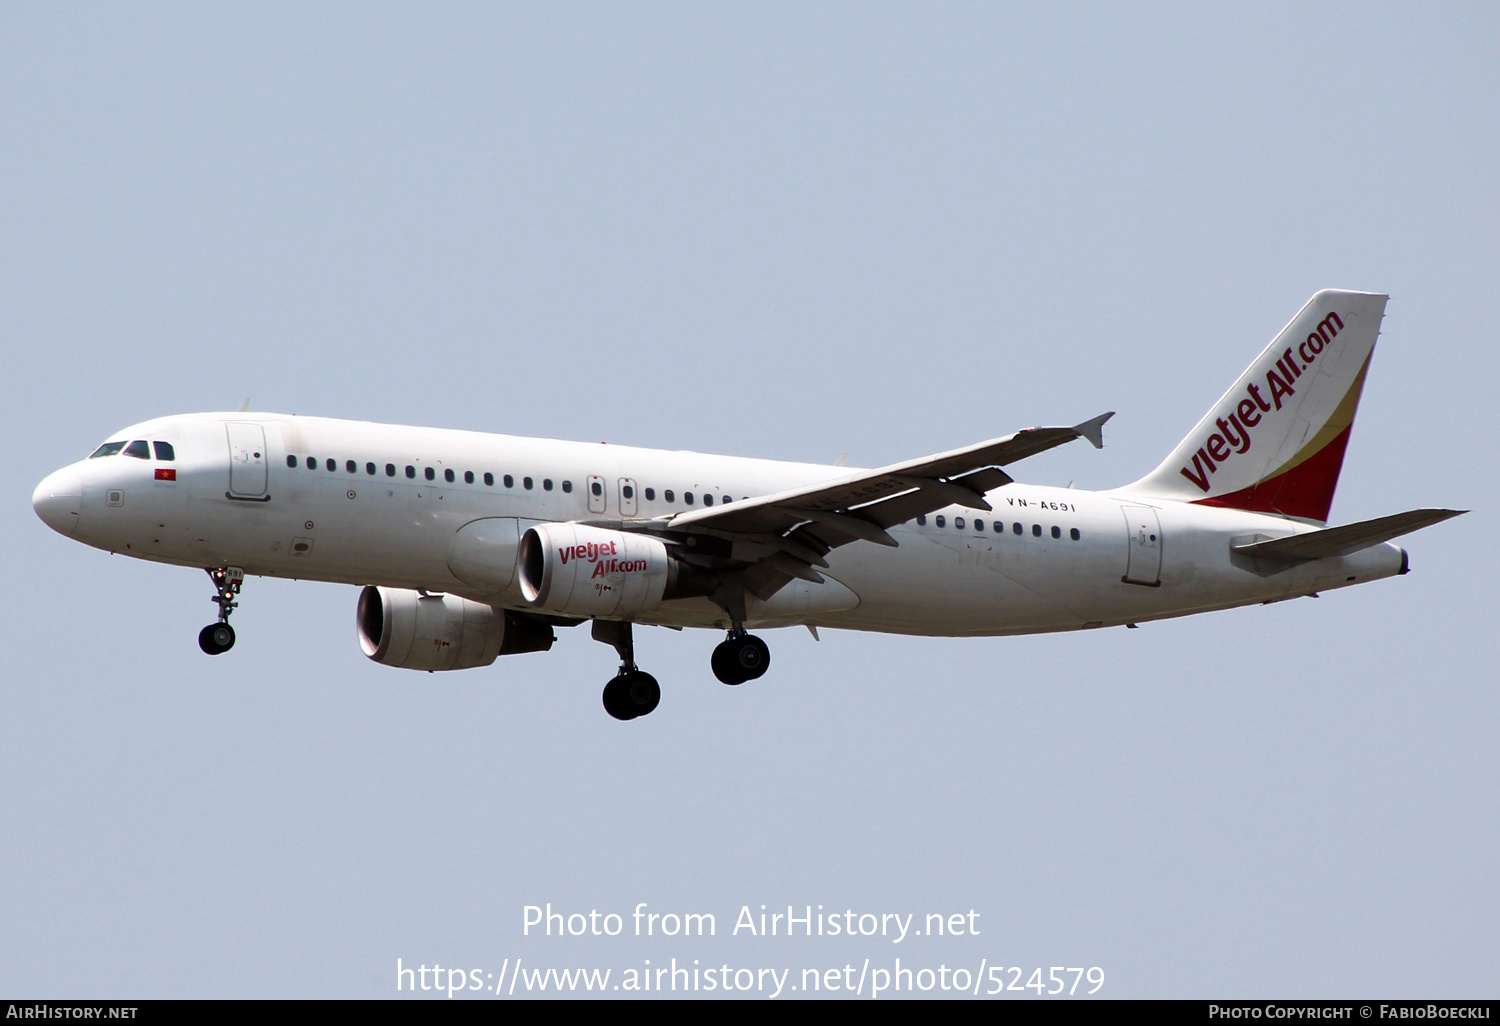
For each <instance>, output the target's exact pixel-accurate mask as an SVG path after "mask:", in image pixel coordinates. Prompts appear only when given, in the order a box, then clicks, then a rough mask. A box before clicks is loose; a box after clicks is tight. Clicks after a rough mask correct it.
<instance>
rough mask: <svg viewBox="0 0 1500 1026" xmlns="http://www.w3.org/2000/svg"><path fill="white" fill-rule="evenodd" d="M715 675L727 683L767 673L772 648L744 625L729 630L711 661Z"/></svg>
mask: <svg viewBox="0 0 1500 1026" xmlns="http://www.w3.org/2000/svg"><path fill="white" fill-rule="evenodd" d="M709 665H711V666H712V667H713V671H714V676H715V677H717V678H719V680H720V681H722V682H723V683H725V684H743V683H745V681H747V680H756V679H758V678H760V677H762V676H764V675H765V672H766V670H767V669H769V668H770V666H771V649H770V647H769V646H767V645H766V643H765V642H764V641H761V640H760V639H759V638H757V637H756V636H755V635H753V634H746V633H745V629H744V628H743V627H736V628H735V629H734V630H732V631H730V632H729V637H728V638H726V639H724V641H722V642H720V643H719V646H718V647H717V648H715V649H714V654H713V657H712V658H711V659H710V661H709Z"/></svg>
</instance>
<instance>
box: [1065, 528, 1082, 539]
mask: <svg viewBox="0 0 1500 1026" xmlns="http://www.w3.org/2000/svg"><path fill="white" fill-rule="evenodd" d="M1068 537H1069V538H1072V539H1073V540H1074V541H1077V540H1078V539H1080V538H1082V537H1083V535H1081V534H1079V533H1078V528H1076V527H1075V528H1073V529H1072V530H1070V531H1069V532H1068Z"/></svg>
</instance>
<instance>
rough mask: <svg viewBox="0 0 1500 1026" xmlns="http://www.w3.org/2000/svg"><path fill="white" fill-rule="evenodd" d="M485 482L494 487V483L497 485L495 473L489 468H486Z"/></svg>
mask: <svg viewBox="0 0 1500 1026" xmlns="http://www.w3.org/2000/svg"><path fill="white" fill-rule="evenodd" d="M484 483H485V484H487V485H489V486H490V487H492V488H493V487H494V485H495V475H494V474H491V473H490V472H489V471H488V470H486V471H485V472H484ZM507 487H509V486H507Z"/></svg>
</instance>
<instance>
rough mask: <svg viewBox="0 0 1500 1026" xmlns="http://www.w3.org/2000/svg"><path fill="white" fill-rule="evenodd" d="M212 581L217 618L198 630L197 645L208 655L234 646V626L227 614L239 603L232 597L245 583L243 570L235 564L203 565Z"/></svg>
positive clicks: (218, 653) (216, 653)
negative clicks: (216, 605)
mask: <svg viewBox="0 0 1500 1026" xmlns="http://www.w3.org/2000/svg"><path fill="white" fill-rule="evenodd" d="M204 570H205V571H206V572H207V573H208V576H209V577H210V578H212V580H213V582H214V590H215V591H216V592H217V594H216V595H214V597H213V601H214V602H216V603H217V604H218V606H219V620H218V622H217V623H211V624H209V625H208V626H207V627H205V628H203V629H202V630H201V631H199V632H198V647H199V648H201V649H203V651H204V652H206V653H207V654H208V655H221V654H223V653H225V652H228V651H229V650H230V649H231V648H233V647H234V628H233V627H231V626H229V614H230V612H232V611H233V610H234V608H235V607H236V606H238V605H239V603H238V602H236V601H235V600H234V597H235V596H236V595H238V594H239V593H240V587H241V585H243V584H244V583H245V571H243V570H241V569H240V568H239V567H237V566H225V567H205V568H204Z"/></svg>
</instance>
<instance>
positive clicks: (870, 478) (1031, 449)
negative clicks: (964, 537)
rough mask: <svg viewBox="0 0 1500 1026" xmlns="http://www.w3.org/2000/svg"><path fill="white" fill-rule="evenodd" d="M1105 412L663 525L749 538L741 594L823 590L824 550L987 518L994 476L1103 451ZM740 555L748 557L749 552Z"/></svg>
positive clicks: (997, 481)
mask: <svg viewBox="0 0 1500 1026" xmlns="http://www.w3.org/2000/svg"><path fill="white" fill-rule="evenodd" d="M1112 416H1114V414H1113V413H1105V414H1102V415H1100V416H1098V417H1094V418H1093V419H1092V420H1086V421H1084V422H1083V423H1082V424H1076V425H1074V426H1073V427H1038V428H1027V429H1026V430H1024V431H1017V432H1016V433H1015V434H1013V435H1007V436H1005V437H1004V438H995V439H991V440H990V441H987V442H980V443H978V444H977V445H970V446H966V447H964V448H962V449H954V450H952V451H950V452H944V453H938V454H937V455H935V456H925V457H923V458H921V459H916V460H908V461H906V462H904V463H893V464H891V465H890V466H886V467H881V468H879V469H877V470H866V471H861V472H858V473H855V474H850V475H848V476H847V477H843V478H836V479H834V480H832V481H827V482H821V483H819V484H816V485H811V486H808V487H805V488H794V489H791V490H788V491H784V492H777V493H775V494H773V495H763V496H758V497H756V498H753V499H746V500H744V501H742V502H735V503H732V504H727V503H726V504H724V505H721V506H718V507H717V508H713V509H697V510H693V511H691V512H686V513H679V514H677V515H676V516H673V517H670V518H668V519H667V520H666V521H665V523H664V524H663V523H662V522H661V521H657V522H656V524H659V525H661V526H664V527H665V528H666V529H667V530H669V531H688V532H691V533H711V534H716V535H719V536H721V537H728V538H731V539H735V538H748V539H750V540H756V541H760V542H762V543H763V544H764V545H765V546H766V548H765V549H764V553H763V554H762V555H761V556H760V557H759V558H756V557H754V556H751V557H750V559H748V560H746V562H747V563H753V564H763V565H760V566H757V567H754V569H756V570H759V571H760V572H758V573H749V572H747V575H746V586H747V587H749V588H750V590H751V591H753V592H755V593H757V594H760V595H761V597H763V598H764V597H766V595H767V594H768V593H774V592H775V591H776V590H777V589H779V588H780V587H781V586H782V585H783V584H785V583H786V581H787V580H789V579H790V578H792V577H800V578H802V579H803V580H809V581H821V580H822V577H820V576H819V575H818V574H817V573H816V572H815V571H813V570H812V567H813V566H814V565H816V566H827V565H828V564H827V562H826V561H825V560H824V559H823V558H822V557H823V556H824V555H825V554H826V553H827V552H828V551H829V550H830V549H833V548H837V547H838V546H840V545H847V544H848V543H850V542H854V541H870V542H875V543H876V544H877V545H890V546H894V545H895V544H896V540H895V539H894V538H892V537H891V536H890V535H889V534H888V533H887V532H886V528H888V527H892V526H894V525H896V524H900V523H904V522H906V521H908V520H910V519H912V518H913V517H915V516H917V515H919V514H922V513H930V512H932V511H934V510H938V509H942V508H943V507H944V506H949V505H954V504H957V505H960V506H966V507H968V508H970V509H981V510H989V509H990V508H991V507H990V504H989V503H988V502H986V501H985V499H984V493H985V492H987V491H989V490H990V489H992V488H998V487H1000V486H1001V485H1005V484H1009V483H1010V481H1011V477H1010V476H1009V475H1008V474H1006V473H1005V472H1004V471H1003V470H1001V469H999V468H1000V467H1003V466H1007V465H1008V464H1011V463H1015V462H1017V461H1019V460H1023V459H1025V458H1026V457H1028V456H1035V455H1036V454H1037V453H1040V452H1046V451H1047V450H1048V449H1052V448H1055V447H1057V446H1059V445H1063V444H1064V443H1066V442H1071V441H1072V440H1073V439H1075V438H1087V439H1088V440H1089V441H1090V442H1092V443H1093V445H1094V446H1095V447H1096V448H1102V447H1103V445H1104V439H1103V430H1102V429H1103V427H1104V422H1105V421H1107V420H1109V418H1110V417H1112ZM746 555H749V553H748V552H747V553H746Z"/></svg>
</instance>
